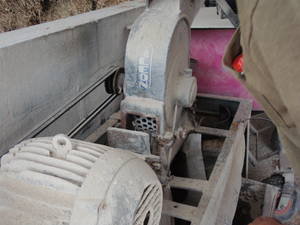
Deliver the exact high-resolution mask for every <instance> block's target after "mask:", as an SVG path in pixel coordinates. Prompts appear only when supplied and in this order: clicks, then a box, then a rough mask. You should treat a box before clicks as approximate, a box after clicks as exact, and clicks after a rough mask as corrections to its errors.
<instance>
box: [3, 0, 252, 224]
mask: <svg viewBox="0 0 300 225" xmlns="http://www.w3.org/2000/svg"><path fill="white" fill-rule="evenodd" d="M202 4H203V2H202V1H200V0H152V1H150V0H148V1H146V8H145V10H144V12H143V13H142V14H141V15H140V16H139V17H138V18H137V19H136V21H135V22H134V24H132V25H131V26H130V34H129V37H128V40H127V47H126V54H125V59H124V61H125V65H124V69H120V70H118V71H117V72H116V73H115V74H114V75H113V76H112V77H111V78H110V80H109V82H108V84H106V88H108V89H110V92H114V91H115V92H116V93H115V94H121V93H122V92H123V95H124V98H123V100H122V101H121V105H120V112H119V113H118V116H117V118H113V119H111V120H112V121H114V122H112V123H110V124H111V126H110V127H106V128H103V129H105V132H103V134H104V135H103V136H102V137H101V138H102V139H101V140H102V142H101V144H96V143H90V142H87V141H81V140H76V139H72V138H70V137H68V136H66V135H63V134H58V135H56V136H53V137H39V138H32V139H28V140H25V141H23V142H21V143H19V144H17V145H16V146H15V147H13V148H11V149H10V150H9V152H8V153H7V154H5V155H4V156H3V157H2V158H1V171H0V215H1V225H19V224H26V225H67V224H70V225H83V224H84V225H180V224H192V225H214V224H220V225H221V224H222V225H224V224H231V222H232V220H233V216H234V212H235V208H236V205H237V200H238V196H239V191H240V186H241V180H242V178H241V173H242V168H243V161H244V150H245V139H244V132H245V127H246V123H245V121H247V118H249V117H250V114H251V103H250V102H248V101H247V100H241V99H237V98H227V97H218V96H213V95H204V94H197V80H196V78H195V77H193V75H192V68H191V67H192V66H191V63H190V55H189V47H190V36H191V31H190V26H191V23H192V21H193V18H194V16H195V14H196V13H197V12H198V9H199V8H200V7H201V5H202ZM116 22H117V21H116ZM123 72H124V74H123ZM109 86H111V87H109ZM108 122H109V121H108ZM207 143H217V146H220V147H219V149H217V150H215V151H211V150H210V149H209V148H206V147H205V146H208V145H207ZM224 206H226V207H224ZM227 206H228V207H227Z"/></svg>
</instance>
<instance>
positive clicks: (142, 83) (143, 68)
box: [137, 50, 152, 89]
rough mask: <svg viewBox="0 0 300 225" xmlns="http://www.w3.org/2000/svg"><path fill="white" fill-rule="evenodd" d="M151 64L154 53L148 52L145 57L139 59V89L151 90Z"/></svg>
mask: <svg viewBox="0 0 300 225" xmlns="http://www.w3.org/2000/svg"><path fill="white" fill-rule="evenodd" d="M151 64H152V51H150V50H146V51H145V52H144V55H143V56H142V57H140V58H139V62H138V77H137V78H138V79H137V80H138V87H140V88H144V89H147V88H150V86H151Z"/></svg>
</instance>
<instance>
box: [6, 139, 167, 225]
mask: <svg viewBox="0 0 300 225" xmlns="http://www.w3.org/2000/svg"><path fill="white" fill-rule="evenodd" d="M161 210H162V189H161V184H160V182H159V181H158V179H157V177H156V175H155V173H154V172H153V171H152V169H151V168H150V167H149V166H148V165H147V164H146V163H145V162H144V161H143V160H142V159H141V158H139V156H138V155H137V154H134V153H131V152H129V151H125V150H121V149H114V148H110V147H107V146H104V145H98V144H93V143H87V142H83V141H79V140H73V139H69V138H68V137H66V136H64V135H57V136H55V137H48V138H36V139H30V140H27V141H24V142H22V143H20V144H18V145H17V146H15V147H14V148H12V149H11V150H10V151H9V153H8V154H6V155H4V156H3V157H2V159H1V170H0V216H1V224H2V225H20V224H30V225H58V224H61V225H67V224H70V225H82V224H85V225H96V224H98V225H129V224H130V225H131V224H132V225H144V224H146V225H158V224H159V221H160V217H161Z"/></svg>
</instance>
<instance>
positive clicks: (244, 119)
mask: <svg viewBox="0 0 300 225" xmlns="http://www.w3.org/2000/svg"><path fill="white" fill-rule="evenodd" d="M198 97H200V98H201V97H205V98H209V99H212V100H213V99H218V100H221V101H222V100H224V101H232V102H235V103H238V104H239V105H238V108H237V111H236V113H235V115H234V118H233V121H232V123H231V126H230V128H229V129H228V130H224V129H217V128H211V127H205V126H199V127H196V128H195V129H194V132H197V133H201V134H209V135H215V136H219V137H224V138H225V141H224V144H223V147H222V149H221V152H220V154H219V156H218V158H217V161H216V163H215V166H214V169H213V171H212V173H211V175H210V177H209V179H208V180H200V179H191V178H184V177H175V176H172V177H170V179H169V181H168V183H167V185H168V186H169V187H170V188H178V189H183V190H189V191H196V192H200V193H201V194H202V196H201V199H200V200H199V203H198V206H196V207H195V206H190V205H186V204H182V203H178V202H175V201H171V200H164V206H163V215H166V216H170V217H174V218H179V219H182V220H186V221H189V222H190V223H191V225H212V224H220V225H224V224H225V225H227V224H228V225H229V224H231V222H232V219H233V216H234V212H235V209H236V206H237V202H238V197H239V192H240V187H241V180H242V176H241V173H242V168H243V164H244V156H245V137H244V134H245V130H246V127H247V124H248V121H249V118H250V116H251V109H252V104H251V102H250V101H248V100H244V99H238V98H233V97H223V96H216V95H207V94H200V95H198ZM119 120H120V115H119V114H114V115H113V116H112V118H111V119H110V120H108V121H107V122H106V123H105V124H104V125H103V126H102V127H99V129H97V131H96V132H94V133H93V134H91V136H89V137H87V139H86V140H89V141H91V140H92V141H95V140H97V139H99V138H100V137H101V136H102V135H104V134H105V132H106V129H107V127H108V126H114V125H116V124H118V122H119Z"/></svg>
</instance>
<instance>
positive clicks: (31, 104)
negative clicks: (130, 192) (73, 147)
mask: <svg viewBox="0 0 300 225" xmlns="http://www.w3.org/2000/svg"><path fill="white" fill-rule="evenodd" d="M143 8H144V2H143V1H131V2H127V3H124V4H120V5H118V6H115V7H111V8H105V9H102V10H98V11H93V12H89V13H86V14H82V15H77V16H74V17H69V18H66V19H62V20H57V21H54V22H50V23H45V24H41V25H37V26H32V27H28V28H24V29H20V30H16V31H12V32H7V33H2V34H0V105H1V107H0V156H1V155H2V154H3V153H5V152H6V151H7V149H8V148H9V147H10V146H12V145H14V144H16V143H17V142H19V141H20V140H22V139H23V138H24V137H30V135H31V134H34V133H35V132H34V131H35V130H36V129H37V128H39V127H40V126H41V125H42V124H44V123H47V121H49V120H51V119H52V118H53V117H54V116H55V113H56V112H57V110H58V109H61V108H63V107H64V106H66V105H67V104H68V102H70V101H72V100H73V99H74V98H76V96H78V95H79V94H80V93H81V92H83V91H84V90H85V89H86V88H87V87H89V85H91V84H93V83H94V82H95V81H97V80H99V79H101V78H102V77H103V76H105V75H106V74H107V73H108V72H109V70H110V69H111V67H112V66H123V59H124V53H125V45H126V41H127V36H128V33H129V30H128V29H127V27H128V26H129V25H131V24H132V23H133V21H134V20H135V19H136V17H137V16H138V15H139V14H140V13H141V12H142V11H143ZM99 96H100V98H99ZM107 97H108V95H107V94H106V93H105V90H104V88H103V85H102V86H101V85H100V86H99V87H98V88H96V89H95V90H94V91H93V92H91V94H90V95H89V96H87V98H84V99H83V100H82V101H79V102H78V104H75V105H74V106H73V107H71V108H70V109H69V110H68V113H66V114H64V115H63V116H61V117H60V118H59V119H58V118H57V119H55V120H54V121H56V124H54V125H53V126H50V127H48V128H46V129H45V130H44V131H43V132H42V133H41V135H52V134H55V133H68V132H69V131H70V130H71V129H72V128H73V127H74V126H75V125H76V123H77V122H78V121H81V120H82V119H84V118H86V117H87V116H88V115H89V114H90V112H91V111H93V110H95V109H96V108H97V107H99V105H100V104H101V103H102V102H103V101H104V100H106V98H107ZM67 124H68V126H66V125H67Z"/></svg>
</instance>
